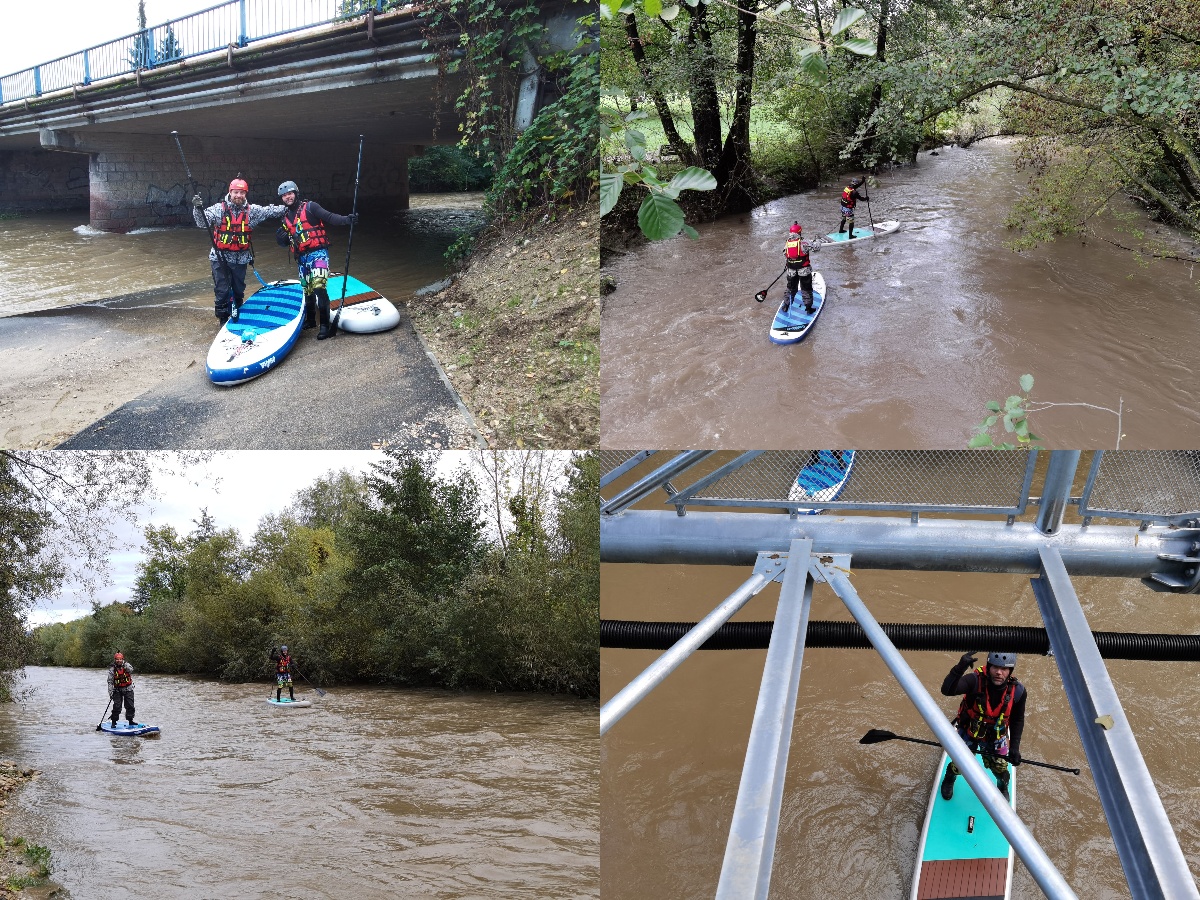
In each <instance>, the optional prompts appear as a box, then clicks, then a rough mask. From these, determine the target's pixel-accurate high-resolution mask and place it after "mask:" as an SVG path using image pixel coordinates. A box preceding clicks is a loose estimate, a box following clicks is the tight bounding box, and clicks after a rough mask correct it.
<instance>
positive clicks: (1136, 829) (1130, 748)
mask: <svg viewBox="0 0 1200 900" xmlns="http://www.w3.org/2000/svg"><path fill="white" fill-rule="evenodd" d="M1041 559H1042V565H1041V573H1040V575H1039V576H1038V577H1037V578H1034V579H1032V582H1033V593H1034V596H1035V597H1036V598H1037V602H1038V606H1039V608H1040V609H1041V611H1042V618H1043V619H1044V620H1045V623H1046V631H1047V633H1048V634H1049V636H1050V646H1051V648H1052V649H1053V651H1054V661H1055V662H1056V663H1057V664H1058V669H1059V672H1060V673H1061V674H1062V679H1063V687H1064V688H1065V690H1066V692H1067V700H1068V701H1069V702H1070V705H1071V712H1072V714H1073V715H1074V716H1075V725H1076V727H1077V728H1078V729H1079V737H1080V740H1081V741H1082V742H1083V749H1084V752H1085V753H1086V754H1087V758H1088V765H1089V766H1090V767H1091V770H1092V777H1093V778H1094V779H1095V782H1096V790H1097V792H1098V793H1099V795H1100V804H1101V806H1103V807H1104V814H1105V816H1106V817H1107V818H1108V824H1109V828H1110V829H1111V830H1112V836H1113V842H1114V843H1115V844H1116V847H1117V855H1118V856H1119V857H1120V859H1121V865H1122V866H1123V867H1124V869H1125V878H1126V880H1127V881H1128V882H1129V889H1130V892H1131V894H1132V896H1133V897H1134V900H1158V898H1171V900H1184V898H1198V897H1200V893H1197V889H1196V881H1195V879H1194V878H1193V877H1192V874H1191V872H1190V871H1189V870H1188V865H1187V860H1186V858H1185V857H1184V855H1183V851H1182V850H1181V849H1180V847H1179V841H1178V839H1177V838H1176V837H1175V832H1174V830H1173V829H1172V827H1171V823H1170V821H1169V820H1168V819H1167V813H1166V810H1165V809H1163V805H1162V800H1161V799H1160V798H1159V796H1158V792H1157V790H1155V787H1154V780H1153V779H1152V778H1151V777H1150V772H1149V771H1148V770H1147V769H1146V763H1145V760H1144V759H1142V753H1141V750H1140V749H1139V748H1138V745H1137V740H1136V738H1134V735H1133V730H1132V729H1131V728H1130V725H1129V720H1128V719H1127V718H1126V717H1125V712H1124V710H1123V709H1122V708H1121V701H1120V700H1119V699H1118V697H1117V692H1116V689H1115V688H1114V687H1113V683H1112V680H1111V679H1110V678H1109V675H1108V670H1107V669H1106V668H1105V667H1104V661H1103V660H1102V659H1101V658H1100V651H1099V650H1097V649H1096V644H1095V642H1094V641H1093V640H1092V635H1091V630H1090V629H1089V627H1088V622H1087V617H1086V616H1085V615H1084V612H1083V607H1082V606H1081V605H1080V603H1079V597H1078V596H1077V595H1076V594H1075V588H1074V586H1073V585H1072V584H1071V579H1070V576H1069V575H1068V574H1067V569H1066V566H1065V565H1064V563H1063V559H1062V558H1061V556H1060V554H1059V552H1058V550H1057V549H1056V548H1054V547H1045V548H1043V549H1042V553H1041Z"/></svg>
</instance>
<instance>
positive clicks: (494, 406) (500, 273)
mask: <svg viewBox="0 0 1200 900" xmlns="http://www.w3.org/2000/svg"><path fill="white" fill-rule="evenodd" d="M599 218H600V211H599V209H597V208H596V207H594V206H591V207H585V208H583V209H578V210H572V211H570V212H568V213H567V214H565V215H562V216H561V217H560V218H557V219H555V220H550V219H548V218H546V217H542V218H539V219H537V220H535V221H533V222H531V223H527V225H526V226H525V227H524V228H520V227H515V226H510V227H508V228H505V229H503V230H501V231H498V232H497V233H494V234H490V235H487V236H486V238H485V240H486V243H485V244H484V246H483V248H482V249H478V250H476V251H475V253H474V254H472V257H471V260H470V265H469V266H468V268H467V269H466V271H464V272H463V273H462V275H461V276H459V277H458V278H456V279H455V281H454V283H453V284H452V285H451V286H450V287H448V288H446V289H445V290H442V291H440V292H438V293H436V294H433V295H429V296H425V297H416V298H414V299H412V300H411V301H409V306H408V308H409V313H410V314H411V315H412V318H413V321H414V322H415V323H416V324H417V327H418V328H419V329H420V331H421V335H422V337H423V338H424V339H425V341H426V343H428V344H429V346H430V347H431V349H432V350H433V352H434V354H435V355H436V356H437V358H438V359H439V360H440V361H441V364H442V367H443V368H444V369H445V370H446V374H447V375H448V376H449V378H450V380H451V382H452V383H453V384H454V387H455V389H456V390H457V391H458V393H459V396H461V397H462V399H463V402H464V403H465V404H466V405H467V408H468V409H470V411H471V414H472V415H473V416H474V417H475V421H476V423H477V424H478V425H479V429H480V431H481V432H482V433H483V435H484V437H485V438H486V439H487V442H488V444H489V445H490V446H492V447H522V448H533V449H545V448H560V449H575V448H580V447H592V446H596V445H597V444H598V443H599V440H600V391H599V377H600V351H599V342H600V299H599V298H600V285H599V278H600V275H599V250H598V236H599Z"/></svg>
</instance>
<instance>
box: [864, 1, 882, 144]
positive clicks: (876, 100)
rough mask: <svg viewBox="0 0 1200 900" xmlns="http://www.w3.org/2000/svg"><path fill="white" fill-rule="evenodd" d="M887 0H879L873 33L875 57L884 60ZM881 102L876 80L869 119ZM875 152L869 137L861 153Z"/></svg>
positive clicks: (871, 139) (878, 83)
mask: <svg viewBox="0 0 1200 900" xmlns="http://www.w3.org/2000/svg"><path fill="white" fill-rule="evenodd" d="M887 20H888V0H880V4H879V31H878V32H876V34H875V59H876V60H878V61H879V62H883V61H884V56H883V55H884V50H885V47H886V44H887ZM882 103H883V82H882V81H879V80H876V82H875V89H874V90H872V91H871V105H870V107H869V108H868V109H867V119H868V120H870V119H871V118H872V117H873V116H874V115H875V114H876V113H877V112H878V111H879V107H880V104H882ZM874 152H875V138H874V137H870V138H867V140H866V141H865V142H864V143H863V155H864V156H871V155H872V154H873V153H874Z"/></svg>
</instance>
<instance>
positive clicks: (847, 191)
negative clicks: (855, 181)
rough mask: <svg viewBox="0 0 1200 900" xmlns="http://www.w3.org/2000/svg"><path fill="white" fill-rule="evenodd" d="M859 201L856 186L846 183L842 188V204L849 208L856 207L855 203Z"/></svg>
mask: <svg viewBox="0 0 1200 900" xmlns="http://www.w3.org/2000/svg"><path fill="white" fill-rule="evenodd" d="M856 203H858V191H857V189H856V188H852V187H850V185H846V186H845V187H844V188H842V206H844V207H846V208H847V209H854V205H855V204H856Z"/></svg>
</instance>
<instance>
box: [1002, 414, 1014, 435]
mask: <svg viewBox="0 0 1200 900" xmlns="http://www.w3.org/2000/svg"><path fill="white" fill-rule="evenodd" d="M1015 427H1016V426H1014V425H1013V417H1012V413H1009V414H1008V415H1006V416H1005V417H1004V430H1005V431H1013V430H1014V429H1015Z"/></svg>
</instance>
